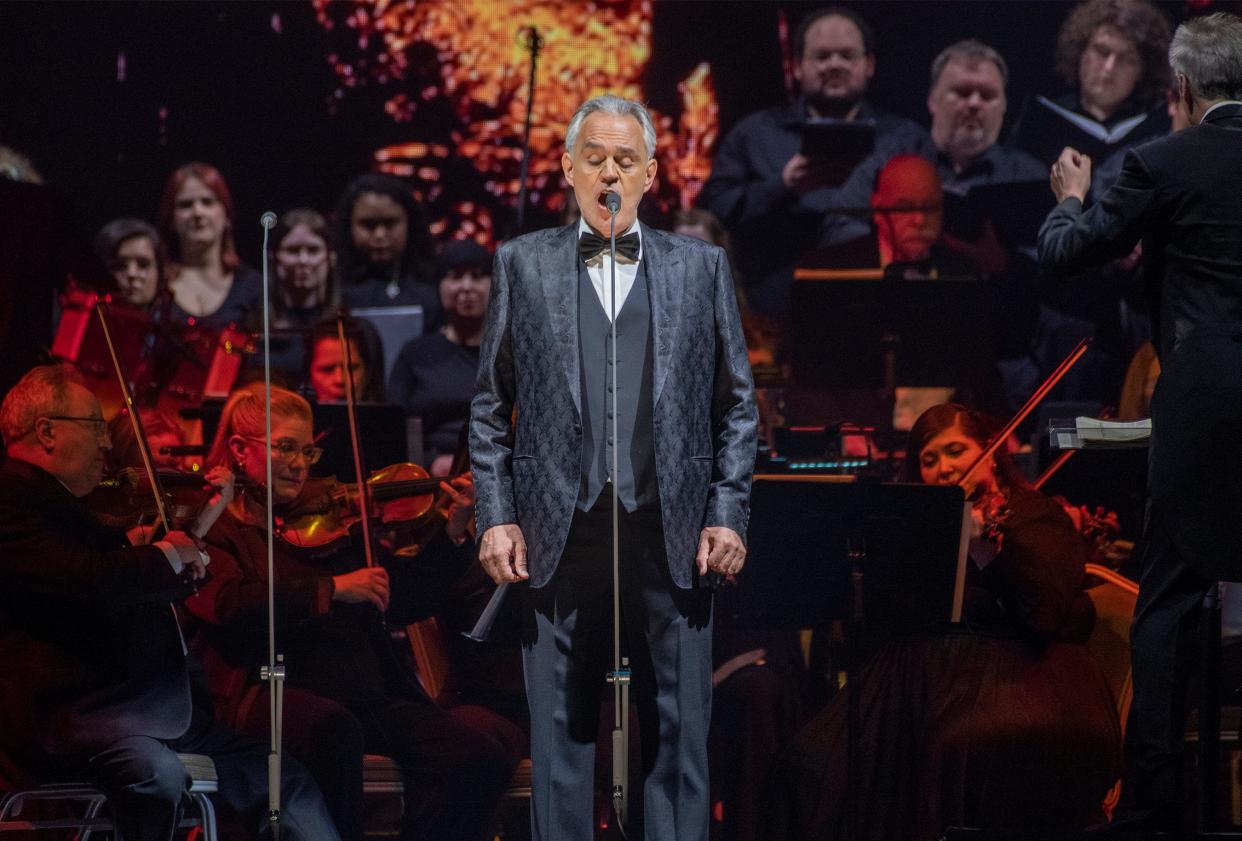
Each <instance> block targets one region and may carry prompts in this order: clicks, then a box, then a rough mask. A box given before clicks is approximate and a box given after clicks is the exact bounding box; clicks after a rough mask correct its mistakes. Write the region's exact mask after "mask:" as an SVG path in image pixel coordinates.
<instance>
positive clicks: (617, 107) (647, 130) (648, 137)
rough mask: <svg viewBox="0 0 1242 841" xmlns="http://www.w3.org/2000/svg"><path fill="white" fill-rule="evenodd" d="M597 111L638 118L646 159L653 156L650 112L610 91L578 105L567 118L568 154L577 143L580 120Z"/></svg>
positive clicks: (566, 144)
mask: <svg viewBox="0 0 1242 841" xmlns="http://www.w3.org/2000/svg"><path fill="white" fill-rule="evenodd" d="M597 111H598V112H601V113H604V114H615V115H617V116H618V117H633V118H634V119H635V120H638V125H639V126H641V127H642V130H643V143H645V144H646V145H647V160H651V159H652V158H654V157H655V151H656V130H655V123H653V122H652V121H651V114H650V113H649V112H648V111H647V108H646V107H645V106H644V105H643V104H642V103H641V102H635V101H634V100H632V99H624V98H622V97H620V96H617V95H616V94H611V93H606V94H604V95H602V96H596V97H592V98H591V99H588V100H587V101H586V102H584V103H582V104H581V105H579V106H578V110H577V111H575V112H574V115H573V117H571V118H570V120H569V128H568V129H566V131H565V148H566V149H568V150H569V153H570V154H573V150H574V146H575V145H577V143H578V132H579V131H580V130H581V129H582V122H583V121H584V120H585V119H586V118H587V117H588V116H590V115H591V114H594V113H595V112H597Z"/></svg>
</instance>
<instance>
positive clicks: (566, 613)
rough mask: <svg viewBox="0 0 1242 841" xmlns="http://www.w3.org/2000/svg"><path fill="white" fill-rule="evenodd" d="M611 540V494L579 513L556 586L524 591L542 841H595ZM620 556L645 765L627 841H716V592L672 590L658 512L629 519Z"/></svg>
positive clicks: (535, 814) (624, 517)
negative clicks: (711, 741) (711, 760)
mask: <svg viewBox="0 0 1242 841" xmlns="http://www.w3.org/2000/svg"><path fill="white" fill-rule="evenodd" d="M610 487H611V486H610ZM611 541H612V496H611V494H610V493H608V492H605V493H603V494H601V495H600V496H599V498H598V499H597V500H596V503H595V506H594V507H593V508H592V509H591V510H590V511H579V510H575V512H574V515H573V520H572V522H571V524H570V527H569V535H568V537H567V539H566V543H565V549H564V552H563V553H562V554H561V558H560V563H559V564H558V565H557V568H556V575H554V576H553V577H552V580H551V581H549V582H548V583H547V584H545V585H544V586H542V587H539V588H530V587H523V588H522V597H523V602H522V621H523V631H522V653H523V658H524V663H525V667H526V691H527V695H528V697H529V698H530V706H531V711H532V715H531V765H532V774H533V775H534V776H533V785H534V790H535V791H536V792H548V793H549V796H548V797H542V798H541V797H535V798H534V799H533V800H532V801H531V821H532V829H533V837H534V838H535V839H536V841H538V840H539V839H547V841H559V839H562V838H564V839H570V838H573V839H577V838H589V837H590V834H589V827H590V826H591V824H592V823H593V817H594V816H593V814H592V812H591V807H592V804H593V803H594V786H595V775H594V768H595V746H596V740H597V738H598V735H599V719H600V695H601V690H603V689H604V688H605V687H606V684H605V682H604V675H605V672H606V671H607V670H608V669H609V668H611V666H610V664H611V657H612V623H611V622H610V621H608V620H609V618H610V617H611V616H612V574H611V569H612V551H611V548H610V547H611ZM620 546H621V605H622V608H621V618H622V626H621V627H622V633H623V635H624V636H623V642H622V652H623V654H624V655H625V656H628V657H629V659H630V667H631V669H632V671H633V681H632V684H631V688H630V703H631V704H632V705H633V706H634V707H635V709H636V711H637V720H638V728H637V729H638V732H639V735H640V738H641V744H642V747H641V757H642V761H641V764H640V763H637V762H635V763H632V765H631V767H632V768H633V769H634V770H633V772H632V773H631V778H632V780H633V778H635V777H638V776H639V774H638V773H637V772H638V770H639V767H640V768H641V779H642V784H641V785H638V784H636V783H634V782H633V781H632V782H631V796H630V804H631V807H630V809H631V814H630V817H629V819H628V821H627V825H626V829H627V833H628V834H629V835H630V837H632V838H643V837H649V838H678V839H683V838H684V839H694V841H706V839H707V837H708V816H707V809H706V808H704V807H705V806H706V804H707V802H708V801H707V796H708V779H707V772H708V761H707V731H708V724H709V721H710V719H711V635H712V626H711V603H712V599H711V591H710V590H708V589H707V588H706V587H696V588H694V589H681V588H679V587H677V586H675V585H674V583H673V581H672V580H671V577H670V575H669V570H668V561H667V558H666V555H665V549H664V541H663V535H662V534H661V530H660V514H659V512H658V511H637V512H633V513H630V512H626V511H625V510H624V509H621V512H620ZM609 694H611V693H609ZM635 766H638V767H635ZM644 827H646V834H645V835H644V832H643V828H644Z"/></svg>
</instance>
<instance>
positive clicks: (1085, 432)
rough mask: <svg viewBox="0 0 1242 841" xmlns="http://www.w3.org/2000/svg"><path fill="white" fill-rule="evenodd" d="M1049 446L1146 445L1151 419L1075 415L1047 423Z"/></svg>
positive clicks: (1072, 448) (1073, 448)
mask: <svg viewBox="0 0 1242 841" xmlns="http://www.w3.org/2000/svg"><path fill="white" fill-rule="evenodd" d="M1050 426H1051V429H1050V437H1051V439H1052V441H1051V443H1052V447H1053V448H1054V449H1058V450H1079V449H1084V450H1085V449H1107V448H1113V447H1122V448H1128V447H1146V446H1148V444H1150V442H1151V418H1143V419H1141V420H1136V421H1115V420H1100V419H1099V418H1087V417H1077V418H1074V420H1073V421H1068V420H1054V421H1052V422H1051V424H1050Z"/></svg>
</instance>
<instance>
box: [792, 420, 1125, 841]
mask: <svg viewBox="0 0 1242 841" xmlns="http://www.w3.org/2000/svg"><path fill="white" fill-rule="evenodd" d="M990 431H991V430H990V429H989V426H988V424H986V422H984V421H983V419H982V418H981V417H980V416H979V415H978V414H977V413H975V412H973V411H971V410H969V409H966V408H965V407H962V406H957V405H953V404H944V405H940V406H934V407H932V408H931V409H928V410H927V411H926V412H924V413H923V415H922V416H921V417H920V418H919V420H918V421H917V422H916V423H915V425H914V428H913V429H911V431H910V439H909V444H908V446H907V457H906V458H907V461H906V473H905V478H906V479H908V480H911V481H921V482H924V483H927V484H953V483H956V482H957V481H958V479H959V478H960V477H961V476H962V474H963V473H964V472H965V471H966V470H967V469H968V468H969V466H970V465H971V464H972V463H973V462H974V460H975V458H976V457H977V456H978V455H979V454H980V453H981V452H982V450H983V447H984V446H985V445H986V442H987V439H988V437H989V432H990ZM966 490H967V495H968V497H969V498H971V499H973V500H974V501H975V517H976V524H977V527H978V529H977V530H978V531H980V532H981V533H984V534H987V533H991V534H992V535H993V539H978V540H975V541H972V548H971V561H973V563H972V562H968V564H967V581H966V599H965V608H964V613H965V622H964V623H963V624H962V626H960V627H955V628H952V629H944V630H940V631H934V632H933V631H929V632H926V633H921V634H913V635H910V636H905V637H901V638H899V639H895V640H891V641H890V642H887V643H885V644H883V645H880V646H879V647H877V648H876V649H875V650H874V652H873V653H872V654H871V656H870V658H869V659H868V660H867V662H866V664H865V665H864V667H863V669H862V673H861V676H860V680H861V681H862V682H861V685H860V688H861V725H860V726H861V734H860V735H861V747H862V749H861V750H860V751H859V757H858V765H859V767H858V768H856V769H854V773H857V774H858V775H859V783H860V785H859V788H860V794H859V801H860V802H859V803H858V810H859V815H860V822H861V827H862V829H861V833H860V836H859V837H860V839H894V838H901V839H913V841H934V839H937V838H940V837H941V833H942V831H943V830H944V829H945V827H948V826H970V827H981V828H988V829H1015V830H1017V829H1022V830H1031V831H1034V830H1043V831H1049V832H1055V831H1069V830H1075V829H1081V828H1082V827H1083V826H1086V825H1087V824H1088V823H1091V822H1092V821H1094V820H1099V819H1100V818H1101V817H1102V813H1101V810H1100V807H1101V804H1102V802H1103V799H1104V797H1105V795H1106V794H1107V792H1108V790H1109V788H1110V787H1111V786H1112V785H1113V783H1114V781H1115V780H1116V778H1117V773H1118V770H1119V762H1120V748H1121V736H1120V724H1119V721H1118V717H1117V711H1116V705H1115V701H1114V699H1113V698H1112V696H1111V693H1110V692H1109V689H1108V687H1107V684H1106V683H1105V681H1104V677H1103V675H1102V673H1101V672H1100V669H1099V666H1098V665H1097V664H1096V662H1095V660H1094V659H1093V657H1092V655H1091V653H1090V652H1089V651H1088V650H1087V648H1086V647H1085V646H1084V645H1083V644H1082V643H1083V642H1085V640H1086V639H1087V637H1088V636H1089V634H1090V632H1091V628H1092V625H1093V623H1094V618H1095V614H1094V609H1093V608H1092V606H1091V602H1090V600H1089V599H1088V597H1087V595H1086V593H1085V592H1083V580H1084V569H1083V564H1084V562H1085V560H1086V552H1085V547H1084V544H1083V543H1082V541H1081V539H1080V538H1079V536H1078V534H1077V533H1076V532H1075V531H1074V527H1073V525H1072V523H1071V522H1070V520H1069V518H1068V517H1067V516H1066V514H1065V512H1064V510H1062V508H1061V506H1060V505H1058V504H1057V503H1056V502H1054V501H1053V500H1051V499H1049V498H1048V497H1045V496H1043V495H1042V494H1040V493H1038V492H1036V491H1034V490H1031V489H1030V488H1029V487H1028V486H1027V484H1026V482H1025V481H1024V480H1023V479H1022V477H1021V475H1020V474H1019V473H1018V471H1017V470H1016V468H1014V467H1013V465H1012V462H1011V461H1010V460H1009V459H1008V458H1007V456H1006V455H1005V454H1004V453H1003V452H1002V453H998V454H997V456H996V457H995V459H994V461H993V462H991V463H989V464H987V465H985V466H984V467H982V468H981V469H980V470H979V471H978V472H977V473H976V478H975V479H974V481H972V482H971V483H970V486H969V487H967V488H966ZM985 521H986V523H985ZM988 525H991V526H992V528H991V530H989V529H988V528H987V526H988ZM846 737H847V732H846V694H845V693H840V694H838V696H837V697H836V698H835V699H834V700H833V702H832V703H830V704H829V705H828V707H826V708H825V709H824V711H823V712H821V713H820V714H819V715H818V716H816V717H815V718H814V719H812V720H811V722H810V723H809V724H807V726H806V727H804V728H803V729H802V730H801V731H800V732H799V733H798V735H797V736H796V737H795V738H794V741H793V743H792V745H791V746H790V747H789V748H788V749H787V750H786V751H785V753H784V754H783V755H782V757H781V758H780V760H778V762H777V766H776V769H775V771H774V774H773V777H772V779H771V780H770V781H769V782H770V786H769V789H768V805H769V822H768V827H769V834H768V836H767V837H769V838H772V839H799V841H810V839H835V838H845V837H848V836H849V832H848V830H847V827H846V809H845V793H846V788H847V780H848V774H849V773H850V772H849V771H847V769H846Z"/></svg>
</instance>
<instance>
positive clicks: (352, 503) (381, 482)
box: [276, 463, 456, 555]
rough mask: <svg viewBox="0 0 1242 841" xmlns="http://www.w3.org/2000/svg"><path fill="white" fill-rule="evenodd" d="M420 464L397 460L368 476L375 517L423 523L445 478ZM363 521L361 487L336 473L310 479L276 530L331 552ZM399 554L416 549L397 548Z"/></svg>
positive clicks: (300, 545)
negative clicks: (339, 477) (359, 489)
mask: <svg viewBox="0 0 1242 841" xmlns="http://www.w3.org/2000/svg"><path fill="white" fill-rule="evenodd" d="M454 478H456V477H443V478H441V477H433V476H429V475H428V474H427V471H426V470H425V469H424V468H423V467H421V466H420V465H417V464H410V463H404V464H394V465H390V466H388V467H385V468H382V469H380V470H377V471H375V472H374V473H372V474H371V476H370V477H369V478H368V479H367V482H366V484H367V496H368V497H369V502H370V503H371V504H370V505H369V506H368V508H369V514H370V517H371V518H372V519H373V520H377V521H379V522H380V523H382V524H383V525H384V526H386V527H390V528H392V527H397V526H401V525H405V524H419V523H422V522H424V521H425V520H426V519H427V518H428V515H430V514H432V512H433V511H434V510H435V507H436V501H437V492H438V491H439V490H440V483H441V482H449V481H452V479H454ZM361 522H362V506H360V505H359V493H358V486H357V485H355V484H353V483H349V482H341V481H338V480H337V479H336V477H334V476H328V477H322V478H315V479H310V480H308V481H307V483H306V486H305V487H304V488H303V489H302V493H301V494H300V495H299V497H298V498H297V499H296V500H294V501H293V502H291V503H290V504H289V506H288V507H287V508H286V509H285V510H284V511H282V512H280V516H279V517H278V521H277V524H276V534H277V536H279V537H280V538H281V539H283V540H284V541H285V542H286V543H288V544H289V545H290V546H292V547H294V548H297V549H313V550H320V549H322V550H324V551H331V550H334V549H337V548H340V546H342V545H343V544H345V543H346V542H348V541H349V539H350V537H351V535H352V533H353V531H354V529H355V528H356V527H357V526H359V525H360V524H361ZM414 551H417V549H414ZM397 554H398V555H404V554H413V552H408V551H404V550H400V549H399V550H397Z"/></svg>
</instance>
